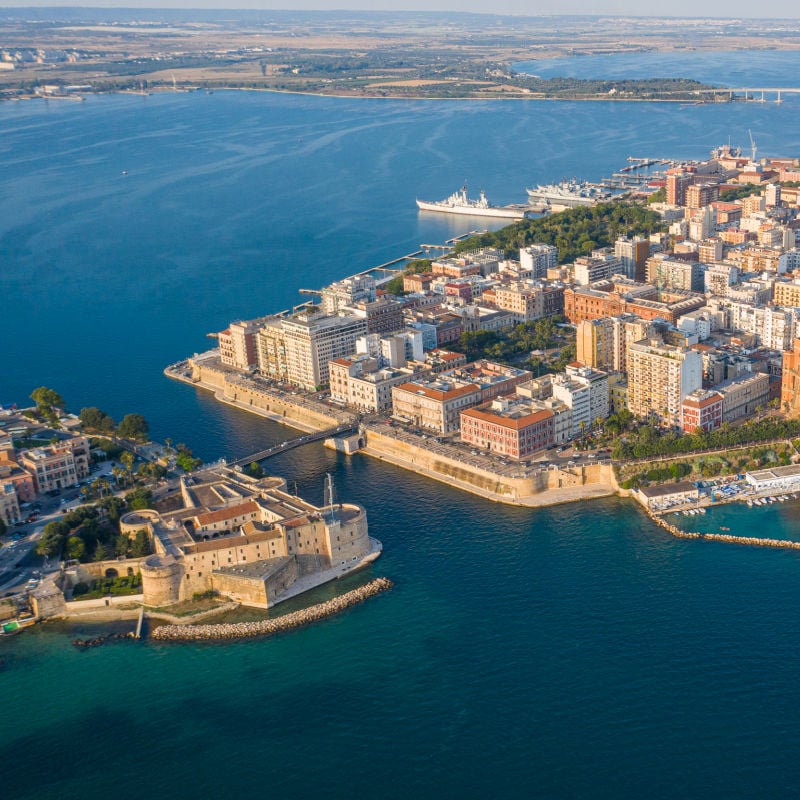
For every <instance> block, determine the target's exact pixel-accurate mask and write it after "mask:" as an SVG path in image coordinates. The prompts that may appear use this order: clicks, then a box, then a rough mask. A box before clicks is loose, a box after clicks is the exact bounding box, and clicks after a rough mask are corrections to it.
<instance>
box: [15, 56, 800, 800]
mask: <svg viewBox="0 0 800 800" xmlns="http://www.w3.org/2000/svg"><path fill="white" fill-rule="evenodd" d="M736 55H737V58H738V59H740V60H741V59H743V60H745V61H746V60H747V58H748V55H747V54H742V53H737V54H736ZM649 57H650V56H648V55H646V54H640V55H639V56H637V57H632V56H626V58H627V59H628V61H629V62H630V59H631V58H634V60H635V59H636V58H638V59H639V60H638V62H636V63H635V64H634V67H633V68H636V69H638V70H639V73H638V74H648V73H649V74H654V73H653V71H652V70H650V64H649V62H648V58H649ZM784 57H785V56H783V55H782V56H781V58H784ZM794 57H795V59H796V55H795V56H794ZM700 60H701V62H702V64H701V66H702V68H703V70H704V71H703V73H702V74H703V75H704V76H712V77H713V76H714V75H716V74H717V73H718V72H719V73H721V72H722V71H724V68H725V67H726V66H727V65H728V62H727V61H726V60H724V59H722V58H719V59H717V58H716V57H715V56H713V55H710V56H709V55H707V56H705V57H704V60H703V59H700ZM767 62H769V63H767ZM580 63H581V64H584V63H586V59H580ZM747 63H748V64H749V68H750V72H749V76H750V78H751V79H752V80H753V81H755V80H758V79H760V78H762V77H763V78H765V79H766V77H767V74H768V73H767V72H764V73H759V69H760V68H763V69H764V70H768V67H769V64H770V63H771V59H770V57H768V54H763V53H753V54H751V55H750V61H749V62H747ZM619 69H620V70H622V69H623V67H620V68H619ZM625 69H631V67H630V64H629V63H628V64H627V65H626V66H625ZM673 74H674V73H673ZM697 74H700V71H698V72H697ZM793 74H795V75H797V74H798V72H797V69H796V68H795V69H794V71H793ZM687 77H694V75H688V76H687ZM718 81H719V82H723V78H722V77H720V78H719V79H718ZM734 82H735V81H734ZM799 118H800V98H797V97H796V96H793V95H786V96H785V97H784V102H783V103H782V104H775V103H764V104H760V103H748V104H745V103H737V104H730V105H727V104H723V105H708V106H682V105H679V104H661V103H659V104H646V103H630V104H629V103H604V102H583V103H567V102H520V101H495V102H464V101H395V100H361V99H353V98H324V97H309V96H301V95H284V94H271V93H262V92H240V91H215V92H214V93H205V92H193V93H180V92H175V93H173V92H169V93H162V94H152V95H150V96H147V97H144V96H135V95H108V96H88V97H87V98H86V100H85V102H69V101H43V100H37V101H29V102H6V103H2V104H0V132H2V135H0V165H2V167H1V168H0V302H1V303H2V321H3V333H2V342H3V347H2V349H0V403H5V404H10V403H18V404H20V405H22V404H24V403H25V402H26V401H27V399H28V396H29V394H30V392H31V391H32V390H33V389H34V388H35V387H37V386H40V385H46V386H49V387H52V388H54V389H56V390H57V391H59V392H60V393H61V394H62V395H63V396H64V398H65V400H66V403H67V406H68V408H69V409H70V410H73V411H79V410H80V409H81V408H82V407H85V406H99V407H100V408H102V409H103V410H104V411H106V412H107V413H109V414H111V415H112V416H114V417H115V418H117V419H119V418H121V417H122V416H123V415H124V414H126V413H131V412H137V413H141V414H143V415H144V416H145V417H146V418H147V419H148V421H149V422H150V427H151V433H152V435H153V437H154V438H156V439H159V440H163V439H164V438H165V437H170V438H171V439H172V440H173V441H174V442H183V443H186V444H187V445H189V446H190V447H191V448H192V449H193V450H194V451H195V452H196V453H197V454H198V455H200V456H201V457H203V458H205V459H208V460H211V459H215V458H219V457H221V456H226V457H237V456H243V455H246V454H248V453H250V452H253V451H256V450H259V449H261V448H263V447H265V446H268V445H270V444H272V443H274V442H277V441H281V440H283V439H285V438H286V436H287V430H286V429H285V428H282V427H280V426H278V425H276V424H274V423H272V422H269V421H266V420H262V419H259V418H256V417H252V416H249V415H247V414H246V413H244V412H242V411H239V410H236V409H233V408H230V407H227V406H224V405H221V404H218V403H217V402H215V401H214V400H213V398H212V397H211V395H209V394H208V393H206V392H204V391H202V390H197V389H195V388H193V387H190V386H186V385H183V384H179V383H175V382H172V381H170V380H168V379H167V378H165V377H164V376H163V375H162V370H163V368H164V367H165V366H166V365H167V364H169V363H172V362H175V361H178V360H180V359H182V358H184V357H186V356H188V355H191V354H192V353H195V352H200V351H202V350H205V349H207V348H208V347H210V346H211V345H213V344H214V342H213V341H211V340H210V339H208V338H207V337H206V334H207V333H209V332H215V331H219V330H221V329H223V328H224V327H225V326H226V325H227V323H228V322H229V321H231V320H233V319H241V318H249V317H254V316H258V315H262V314H265V313H268V312H272V311H278V310H281V309H285V308H290V307H291V306H292V305H294V304H297V303H299V302H302V301H303V300H305V299H307V298H308V296H307V295H300V294H298V290H299V289H317V288H319V287H320V286H322V285H324V284H326V283H328V282H330V281H332V280H335V279H337V278H341V277H343V276H346V275H350V274H353V273H355V272H358V271H360V270H363V269H367V268H369V267H372V266H375V265H378V264H382V263H384V262H386V261H389V260H391V259H394V258H396V257H398V256H401V255H404V254H407V253H412V252H415V251H416V250H417V249H419V245H420V244H422V243H441V242H443V241H444V240H446V239H447V238H449V237H452V236H455V235H459V234H462V233H465V232H467V231H469V230H474V229H479V228H483V227H485V224H486V220H483V219H480V218H478V219H469V218H465V219H462V218H454V219H451V218H448V217H446V216H438V217H437V216H436V215H432V214H425V213H420V212H418V211H417V209H416V206H415V203H414V200H415V198H416V197H419V198H424V199H439V198H442V197H445V196H447V195H448V194H450V193H451V192H452V191H454V190H455V189H456V188H458V187H459V186H460V185H461V184H462V183H463V182H464V180H465V179H466V180H467V181H468V182H469V185H470V187H472V188H473V189H474V193H475V194H477V191H478V190H479V189H480V188H483V189H485V191H486V193H487V195H488V197H489V199H490V200H491V201H492V202H494V203H509V202H522V201H523V200H524V199H525V191H524V190H525V187H526V185H534V184H536V183H544V182H551V181H556V180H559V179H561V178H562V177H565V176H569V177H571V176H577V177H580V178H586V179H599V178H601V177H603V176H605V175H608V174H610V173H611V172H614V171H617V170H618V169H619V167H621V166H623V165H624V164H625V163H626V159H627V157H628V156H635V157H665V158H702V157H705V156H706V155H707V154H708V152H709V151H710V150H711V149H712V148H713V147H715V146H718V145H720V144H723V143H726V142H728V141H731V142H732V143H733V144H742V145H747V144H748V141H749V140H748V134H747V131H748V130H751V131H752V132H753V135H754V137H755V138H756V139H757V142H758V148H759V152H760V153H763V154H773V155H783V156H798V155H800V126H798V124H797V123H798V119H799ZM268 466H269V469H270V471H273V472H275V473H276V474H279V475H282V476H284V477H285V478H286V479H287V480H288V481H290V485H292V486H293V487H294V485H296V486H297V489H298V491H299V492H300V494H302V495H304V496H306V497H308V498H309V499H310V500H312V501H315V502H320V501H321V500H322V495H323V480H324V476H325V474H326V473H330V474H331V475H332V476H333V480H334V485H335V489H336V493H337V496H338V497H339V498H340V499H342V500H347V501H355V502H359V503H362V504H363V505H364V506H365V507H366V508H367V512H368V516H369V521H370V532H371V534H372V535H373V536H375V537H377V538H378V539H380V540H381V541H382V542H383V544H384V553H383V555H382V557H381V558H380V559H379V560H378V561H377V562H376V563H375V564H374V565H373V566H372V567H371V568H370V569H369V570H368V571H367V572H365V573H363V574H361V575H359V576H355V577H352V578H350V579H348V580H347V581H344V582H342V584H341V585H339V584H334V585H330V586H327V587H322V588H320V589H318V590H317V591H316V592H315V593H314V595H313V597H312V598H311V600H319V599H323V598H325V597H329V596H331V595H332V594H335V593H338V592H341V591H344V590H346V589H349V588H351V587H352V586H353V585H357V584H358V583H359V582H361V581H364V580H366V579H367V578H369V577H371V576H376V575H387V576H389V577H390V578H391V579H392V580H393V581H394V582H395V588H394V589H393V590H392V591H390V592H388V593H386V594H383V595H381V596H379V597H377V598H374V599H372V600H370V601H368V602H367V603H365V604H363V605H361V606H358V607H356V608H353V609H351V610H349V611H348V612H346V613H345V614H342V615H340V616H338V617H335V618H332V619H329V620H326V621H325V622H322V623H320V624H318V625H315V626H313V627H311V628H308V629H304V630H300V631H295V632H292V633H289V634H285V635H281V636H278V637H276V638H272V639H265V640H258V641H247V642H241V643H232V644H225V645H219V644H207V645H206V644H192V645H168V644H160V643H157V642H154V641H148V640H145V641H142V642H133V641H119V642H115V643H109V644H106V645H104V646H102V647H98V648H94V649H89V650H78V649H76V648H74V647H72V646H71V644H70V641H71V639H73V638H75V637H76V636H88V635H92V633H93V631H95V630H96V628H94V627H93V626H91V625H88V624H85V623H81V624H80V625H78V624H66V623H60V622H59V623H55V622H51V623H47V624H43V625H39V626H36V627H35V628H33V629H29V630H27V631H25V632H24V633H23V634H22V635H20V636H17V637H13V638H11V639H8V640H3V641H0V709H1V711H0V764H2V765H3V769H2V778H0V797H2V798H3V800H19V799H21V798H29V799H30V800H46V799H48V798H65V797H76V798H77V797H80V798H81V799H82V800H94V798H105V797H109V796H112V797H116V798H127V797H131V798H134V797H135V798H141V797H151V798H162V797H163V798H184V797H185V798H193V797H197V796H204V795H210V796H219V795H222V794H225V795H226V796H230V797H236V798H260V797H264V796H273V797H280V798H311V797H322V796H324V797H333V798H339V797H341V798H351V797H381V798H406V797H415V798H442V797H463V798H487V797H503V798H504V797H526V798H527V797H541V798H584V797H592V798H620V797H625V798H628V797H630V798H639V797H648V798H674V797H698V798H700V797H702V798H717V797H720V798H721V797H725V798H752V797H788V796H793V795H794V794H795V793H796V787H797V785H798V781H799V780H800V767H799V766H798V764H799V763H800V762H798V753H800V717H798V714H797V713H796V711H795V710H793V709H795V707H796V706H800V680H798V674H799V673H800V655H798V654H800V616H798V614H797V613H796V604H797V600H798V597H800V554H798V552H796V551H781V550H775V549H766V548H764V549H761V548H746V547H739V546H733V545H726V544H720V543H713V542H702V541H685V540H676V539H673V538H671V537H670V536H668V535H667V534H666V533H665V532H664V531H663V530H661V529H660V528H657V527H656V526H654V525H653V524H652V523H651V522H650V521H649V520H648V518H647V517H646V516H644V515H643V514H642V513H641V512H640V511H639V510H638V508H637V506H636V505H635V503H633V502H632V501H629V500H623V499H618V498H613V499H606V500H600V501H592V502H588V501H587V502H580V503H574V504H570V505H564V506H555V507H551V508H545V509H536V510H529V509H520V508H514V507H509V506H503V505H497V504H493V503H491V502H489V501H486V500H483V499H481V498H476V497H472V496H470V495H468V494H465V493H462V492H459V491H457V490H455V489H453V488H452V487H450V486H448V485H446V484H442V483H437V482H433V481H430V480H427V479H423V478H421V477H419V476H416V475H414V474H410V473H408V472H405V471H402V470H400V469H398V468H395V467H393V466H391V465H388V464H385V463H382V462H379V461H376V460H371V459H369V458H366V457H363V456H355V457H345V456H343V455H341V454H337V453H332V452H330V451H328V450H325V449H324V448H323V447H322V446H320V445H310V446H307V447H305V448H301V449H298V450H295V451H292V452H290V453H287V454H285V455H283V456H280V457H278V458H275V459H272V460H271V461H270V462H269V463H268ZM797 510H798V506H797V505H796V504H794V503H786V504H782V505H780V507H779V508H778V507H772V506H771V507H768V508H763V509H762V508H757V509H747V508H746V507H745V506H741V505H740V506H735V507H734V506H730V507H728V508H727V509H725V510H720V512H719V513H720V514H721V516H719V517H718V518H716V519H715V518H713V516H712V515H711V514H709V515H707V517H705V518H703V521H702V524H704V525H707V526H710V528H709V529H714V528H715V527H717V528H719V527H722V526H725V527H730V528H731V532H732V533H740V534H743V535H748V534H749V533H750V532H751V531H756V530H757V531H761V532H764V535H766V533H770V534H771V535H774V536H775V537H781V536H782V537H786V538H795V539H800V523H798V515H797ZM714 513H717V512H714ZM694 520H695V518H692V523H693V522H694ZM698 524H700V523H699V522H698ZM126 626H127V627H130V625H129V623H126ZM123 629H127V628H126V627H125V626H123Z"/></svg>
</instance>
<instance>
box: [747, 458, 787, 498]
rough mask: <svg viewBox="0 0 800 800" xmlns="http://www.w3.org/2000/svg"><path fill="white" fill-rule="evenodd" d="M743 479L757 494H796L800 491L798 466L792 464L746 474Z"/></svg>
mask: <svg viewBox="0 0 800 800" xmlns="http://www.w3.org/2000/svg"><path fill="white" fill-rule="evenodd" d="M744 479H745V480H746V481H747V483H748V484H749V485H750V486H752V487H753V488H754V489H755V490H756V491H757V492H768V491H769V492H796V491H797V490H798V489H800V466H799V465H797V464H792V465H791V466H786V467H770V468H769V469H759V470H756V471H754V472H746V473H745V476H744Z"/></svg>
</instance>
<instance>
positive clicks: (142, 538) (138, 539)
mask: <svg viewBox="0 0 800 800" xmlns="http://www.w3.org/2000/svg"><path fill="white" fill-rule="evenodd" d="M152 552H153V548H152V547H151V546H150V539H149V538H148V536H147V531H136V535H135V536H134V538H133V542H132V543H131V558H141V557H142V556H149V555H150V553H152Z"/></svg>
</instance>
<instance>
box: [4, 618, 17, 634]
mask: <svg viewBox="0 0 800 800" xmlns="http://www.w3.org/2000/svg"><path fill="white" fill-rule="evenodd" d="M18 633H22V626H21V625H20V624H19V622H17V620H15V619H13V620H11V621H10V622H4V623H3V624H2V625H0V636H15V635H16V634H18Z"/></svg>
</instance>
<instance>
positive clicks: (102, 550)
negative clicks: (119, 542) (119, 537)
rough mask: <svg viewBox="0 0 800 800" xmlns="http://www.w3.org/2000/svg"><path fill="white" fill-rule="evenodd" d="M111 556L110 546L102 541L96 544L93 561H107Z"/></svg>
mask: <svg viewBox="0 0 800 800" xmlns="http://www.w3.org/2000/svg"><path fill="white" fill-rule="evenodd" d="M109 556H110V553H109V550H108V547H107V546H106V545H104V544H103V543H102V542H98V543H97V544H96V545H95V548H94V553H93V554H92V561H105V560H106V559H108V558H109Z"/></svg>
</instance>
